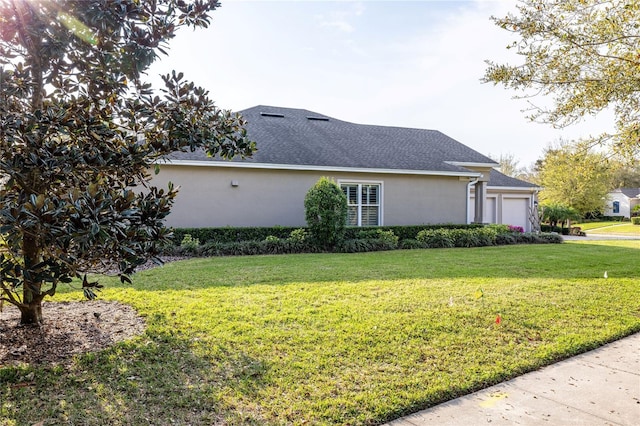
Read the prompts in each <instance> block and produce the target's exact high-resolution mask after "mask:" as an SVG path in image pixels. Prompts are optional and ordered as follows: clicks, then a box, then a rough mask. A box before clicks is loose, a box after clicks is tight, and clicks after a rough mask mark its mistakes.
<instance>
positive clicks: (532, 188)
mask: <svg viewBox="0 0 640 426" xmlns="http://www.w3.org/2000/svg"><path fill="white" fill-rule="evenodd" d="M487 189H494V190H502V191H525V190H526V191H528V192H536V191H542V188H541V187H539V186H497V185H496V186H492V185H487Z"/></svg>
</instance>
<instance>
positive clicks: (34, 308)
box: [20, 297, 43, 325]
mask: <svg viewBox="0 0 640 426" xmlns="http://www.w3.org/2000/svg"><path fill="white" fill-rule="evenodd" d="M20 313H21V316H20V324H23V325H41V324H42V322H43V321H42V298H41V297H38V298H37V299H36V300H35V301H33V302H31V303H29V304H28V305H26V304H25V305H22V306H20Z"/></svg>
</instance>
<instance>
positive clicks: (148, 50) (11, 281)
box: [0, 0, 255, 324]
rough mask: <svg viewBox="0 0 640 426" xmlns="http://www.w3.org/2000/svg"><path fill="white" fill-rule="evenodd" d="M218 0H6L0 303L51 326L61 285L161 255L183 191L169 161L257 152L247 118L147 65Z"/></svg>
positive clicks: (206, 17)
mask: <svg viewBox="0 0 640 426" xmlns="http://www.w3.org/2000/svg"><path fill="white" fill-rule="evenodd" d="M218 6H219V4H218V3H217V2H216V1H215V0H195V1H192V2H187V1H183V0H83V1H77V0H58V1H27V0H0V175H1V176H2V177H3V185H2V189H1V190H0V236H1V238H2V241H1V243H2V246H1V247H0V286H1V287H0V303H2V302H8V303H11V304H13V305H15V306H17V307H18V308H19V309H20V311H21V314H22V315H21V318H22V323H23V324H38V323H41V322H42V320H43V318H42V309H41V302H42V300H43V298H45V297H46V296H53V295H54V294H55V293H56V289H57V288H58V285H60V283H69V282H71V281H72V279H73V278H75V277H78V278H81V280H82V287H83V289H84V293H85V295H86V296H87V297H88V298H93V297H95V292H94V290H95V289H96V288H99V287H100V284H98V283H96V282H89V281H88V280H87V278H86V273H87V272H104V271H106V270H107V269H113V268H114V267H115V268H117V270H118V271H119V275H120V278H121V280H123V281H129V275H130V274H131V273H132V272H133V271H134V269H135V267H136V266H138V265H140V264H141V263H143V262H145V261H146V260H148V259H152V260H156V261H158V262H159V259H158V257H157V256H158V254H159V247H160V245H162V244H163V243H165V242H167V240H168V237H169V236H170V234H169V231H168V230H167V229H166V228H165V227H164V226H163V219H164V218H165V217H166V216H167V215H168V214H169V212H170V208H171V206H172V203H173V201H174V198H175V196H176V189H175V188H173V187H172V186H171V185H170V186H169V187H168V188H164V189H159V188H156V187H154V186H152V185H151V184H150V178H151V175H150V172H149V171H150V170H154V168H155V172H157V171H158V170H157V166H154V165H155V164H157V163H158V162H159V161H160V160H161V159H162V158H164V157H165V156H167V155H168V154H170V153H172V152H175V151H184V150H192V151H193V150H196V149H204V150H205V151H206V152H207V153H208V154H209V155H218V156H220V157H222V158H231V157H234V156H236V155H240V156H248V155H251V153H252V151H253V150H254V148H255V147H254V144H253V143H252V142H250V141H248V140H247V138H246V133H245V131H244V129H243V125H244V122H243V119H242V118H241V117H240V116H239V115H236V114H232V113H231V112H229V111H221V110H219V109H218V108H217V107H216V106H215V105H214V104H213V102H212V101H211V100H210V99H209V97H208V94H207V92H206V91H205V90H203V89H202V88H199V87H196V86H195V85H194V84H193V83H190V82H187V81H185V80H184V79H183V76H182V74H176V73H175V72H174V73H172V74H170V75H165V76H163V81H164V87H163V88H162V89H160V92H155V91H154V90H153V88H152V87H151V85H150V84H148V83H146V82H145V81H144V77H145V71H146V70H147V69H148V67H149V66H150V65H151V63H152V62H153V61H154V60H155V59H157V58H158V56H159V55H160V54H166V48H167V43H168V40H169V39H171V38H172V37H173V36H174V34H175V32H176V30H177V29H178V28H180V27H185V26H186V27H194V28H196V27H206V26H207V25H208V24H209V23H210V13H211V12H212V11H213V10H214V9H216V8H217V7H218Z"/></svg>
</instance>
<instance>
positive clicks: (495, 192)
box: [468, 170, 540, 232]
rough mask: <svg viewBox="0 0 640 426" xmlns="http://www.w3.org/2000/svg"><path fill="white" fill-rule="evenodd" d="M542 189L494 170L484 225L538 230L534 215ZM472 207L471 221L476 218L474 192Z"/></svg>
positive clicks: (471, 196) (491, 175)
mask: <svg viewBox="0 0 640 426" xmlns="http://www.w3.org/2000/svg"><path fill="white" fill-rule="evenodd" d="M539 190H540V188H539V187H537V186H536V185H534V184H532V183H529V182H525V181H523V180H519V179H515V178H512V177H509V176H506V175H504V174H502V173H500V172H498V171H497V170H492V171H491V173H490V176H489V183H488V185H487V197H486V204H485V206H486V210H485V212H484V216H483V222H484V223H497V224H504V225H513V226H521V227H522V228H523V229H524V230H525V231H526V232H531V231H533V230H535V225H534V224H532V223H531V216H532V212H534V211H535V210H536V209H537V203H538V201H537V200H538V191H539ZM469 205H470V206H471V207H470V209H469V216H468V220H469V221H470V222H471V221H473V218H474V216H475V210H474V207H473V206H474V195H473V193H471V194H470V202H469Z"/></svg>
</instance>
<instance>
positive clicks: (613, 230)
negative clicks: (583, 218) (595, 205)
mask: <svg viewBox="0 0 640 426" xmlns="http://www.w3.org/2000/svg"><path fill="white" fill-rule="evenodd" d="M573 226H579V227H580V228H582V230H583V231H585V232H587V234H614V235H615V234H624V235H629V234H631V235H638V236H640V225H633V224H631V223H630V222H588V223H576V224H574V225H573Z"/></svg>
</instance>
